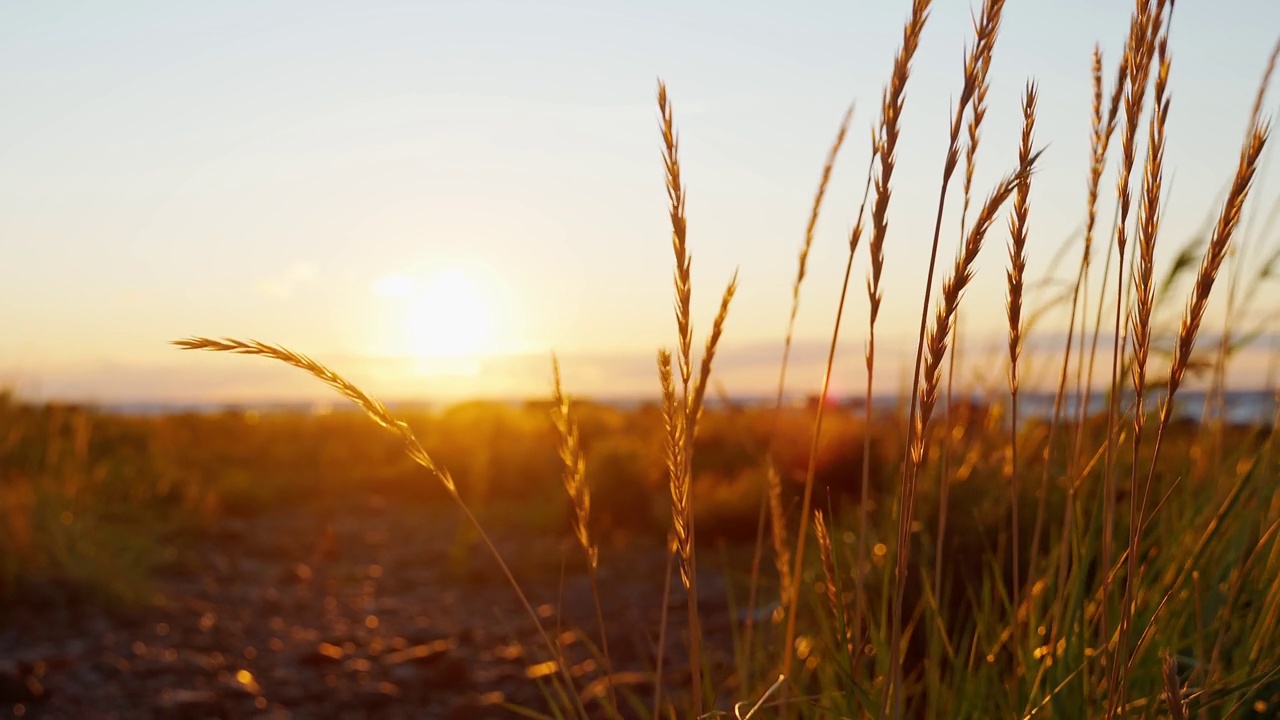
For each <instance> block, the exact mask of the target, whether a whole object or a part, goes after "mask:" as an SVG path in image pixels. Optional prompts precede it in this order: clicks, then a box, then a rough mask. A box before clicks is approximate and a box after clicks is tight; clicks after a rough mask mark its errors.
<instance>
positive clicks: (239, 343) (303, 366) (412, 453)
mask: <svg viewBox="0 0 1280 720" xmlns="http://www.w3.org/2000/svg"><path fill="white" fill-rule="evenodd" d="M172 344H173V345H176V346H177V347H179V348H181V349H183V350H205V351H209V352H226V353H235V354H238V355H257V356H259V357H265V358H269V359H272V360H277V361H279V362H282V363H285V364H286V365H291V366H293V367H295V368H298V369H299V370H302V371H304V372H307V373H309V374H310V375H312V376H313V377H315V378H316V379H318V380H320V381H322V382H324V383H325V384H326V385H328V386H329V387H331V388H333V389H335V390H337V391H338V392H339V393H341V394H342V395H344V396H345V397H347V398H348V399H349V400H351V401H352V402H354V403H355V404H356V405H358V406H359V407H360V408H361V409H362V410H364V412H365V414H366V415H368V417H369V418H370V419H372V420H373V421H374V422H375V423H377V424H378V425H380V426H382V427H383V428H385V429H387V430H390V431H391V432H393V433H395V434H396V435H397V436H399V437H400V439H401V441H402V442H403V443H404V445H405V452H406V453H407V454H408V455H409V457H410V458H412V459H413V460H414V462H417V463H418V464H419V465H421V466H422V467H424V468H426V469H427V471H429V472H430V473H431V474H432V475H433V476H435V478H436V479H437V480H439V481H440V482H441V484H443V485H444V486H445V489H446V490H448V491H449V496H450V497H451V498H452V499H453V501H454V503H455V504H456V505H457V506H458V509H459V510H461V511H462V513H463V515H465V516H466V518H467V521H468V522H470V523H471V525H472V527H474V528H475V530H476V532H477V533H478V534H479V536H480V539H481V541H482V542H483V543H484V544H485V547H486V548H487V549H488V551H489V554H490V555H492V556H493V559H494V561H495V562H496V563H497V564H498V567H499V569H500V570H501V571H502V574H503V575H504V576H505V577H506V579H507V582H508V584H509V585H510V586H511V589H512V590H513V591H514V592H515V594H516V597H517V598H519V600H520V603H521V605H522V606H523V607H524V610H525V612H526V613H527V614H528V616H529V619H530V620H532V621H533V624H534V626H535V627H537V629H538V634H539V636H540V637H541V639H542V642H543V644H544V645H546V649H547V651H548V652H549V653H550V656H551V657H552V658H554V659H555V660H556V666H557V668H558V669H559V671H560V675H561V679H562V680H563V682H564V683H565V687H567V688H569V689H570V690H572V689H573V687H574V682H573V676H571V675H570V674H569V670H568V666H567V663H565V662H563V660H562V657H561V653H560V651H559V648H558V647H557V646H556V644H555V643H554V642H552V640H551V637H550V636H549V635H548V634H547V630H546V628H545V627H543V625H542V621H541V620H540V619H539V618H538V613H537V612H535V611H534V609H533V605H532V604H531V603H530V602H529V599H528V597H526V596H525V594H524V590H523V589H522V588H521V587H520V583H519V582H518V581H517V580H516V577H515V575H514V574H512V572H511V568H510V567H509V566H508V565H507V563H506V561H505V560H503V559H502V554H501V553H499V552H498V548H497V547H496V546H495V545H494V544H493V540H492V539H491V538H490V537H489V534H488V533H487V532H485V530H484V527H483V526H481V525H480V521H479V520H478V519H476V516H475V515H474V514H472V512H471V508H470V507H469V506H468V505H467V504H466V502H465V501H463V499H462V496H461V495H459V494H458V490H457V487H456V486H455V485H454V483H453V478H452V477H450V475H449V471H448V470H446V469H444V468H442V467H440V466H438V465H436V464H435V462H434V461H432V459H431V457H430V456H429V455H428V454H427V452H426V451H425V450H423V448H422V445H421V443H419V442H418V438H417V437H416V436H415V435H414V434H413V431H412V430H410V429H409V426H408V425H407V424H406V423H405V422H403V421H401V420H397V419H395V418H394V417H392V415H391V413H390V412H388V411H387V408H386V406H385V405H383V404H382V403H381V402H379V401H377V400H375V399H373V398H372V397H370V396H369V395H368V394H366V393H365V392H364V391H363V390H361V389H360V388H359V387H357V386H356V385H355V384H354V383H352V382H350V381H348V380H347V379H346V378H344V377H342V376H341V375H339V374H338V373H336V372H334V371H333V370H330V369H329V368H328V367H326V366H324V365H322V364H320V363H318V362H316V361H315V360H312V359H311V358H309V357H307V356H306V355H303V354H301V353H295V352H293V351H292V350H288V349H286V348H283V347H280V346H278V345H271V344H268V343H264V342H259V341H257V340H236V339H232V338H223V339H222V340H213V339H210V338H205V337H187V338H183V339H181V340H174V341H173V343H172ZM570 694H571V695H573V696H574V697H577V693H576V692H570ZM575 709H576V710H577V712H578V715H579V716H580V717H582V718H586V717H587V711H586V708H584V707H583V705H582V703H581V701H579V702H578V704H577V707H576V708H575Z"/></svg>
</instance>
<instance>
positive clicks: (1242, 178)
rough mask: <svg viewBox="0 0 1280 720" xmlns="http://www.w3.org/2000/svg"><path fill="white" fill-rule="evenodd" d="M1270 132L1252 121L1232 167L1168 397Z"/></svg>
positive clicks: (1179, 377) (1174, 388)
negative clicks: (1251, 125)
mask: <svg viewBox="0 0 1280 720" xmlns="http://www.w3.org/2000/svg"><path fill="white" fill-rule="evenodd" d="M1270 133H1271V123H1270V122H1269V121H1262V120H1260V119H1258V118H1255V119H1254V124H1253V127H1252V128H1251V129H1250V133H1249V137H1248V139H1247V140H1246V142H1245V145H1244V148H1243V149H1242V150H1241V152H1240V164H1239V166H1238V167H1237V168H1236V175H1235V178H1234V180H1232V183H1231V189H1230V190H1229V191H1228V192H1227V199H1226V202H1224V203H1223V206H1222V212H1221V213H1220V214H1219V215H1218V221H1217V223H1216V224H1215V226H1214V229H1213V235H1212V236H1211V237H1210V239H1209V247H1208V248H1207V249H1206V251H1205V255H1204V259H1203V260H1202V261H1201V263H1200V270H1199V271H1198V272H1197V273H1196V281H1195V285H1194V286H1193V288H1192V292H1191V299H1190V302H1189V303H1188V304H1187V309H1186V311H1185V312H1184V313H1183V316H1182V324H1181V327H1180V329H1179V331H1178V339H1177V342H1176V343H1175V344H1174V349H1173V361H1172V363H1171V365H1170V368H1169V390H1168V393H1169V396H1170V397H1172V395H1173V393H1175V392H1177V390H1178V387H1179V386H1180V385H1181V384H1182V379H1183V376H1184V375H1185V374H1186V371H1187V365H1188V364H1189V363H1190V361H1191V351H1192V349H1193V348H1194V346H1195V342H1196V335H1197V334H1198V333H1199V332H1200V323H1201V321H1202V320H1203V319H1204V311H1205V308H1206V307H1207V306H1208V304H1209V294H1210V292H1211V291H1212V290H1213V282H1214V280H1215V279H1216V278H1217V276H1218V270H1219V269H1220V268H1221V267H1222V263H1223V261H1224V260H1225V259H1226V257H1227V251H1228V250H1229V248H1230V246H1231V239H1232V236H1233V235H1234V234H1235V231H1236V228H1237V227H1238V226H1239V225H1240V214H1241V212H1242V211H1243V209H1244V203H1245V200H1246V199H1247V198H1248V196H1249V190H1250V188H1251V187H1252V185H1253V177H1254V175H1255V174H1256V173H1257V170H1258V161H1259V159H1260V158H1261V156H1262V150H1263V148H1264V147H1265V146H1266V144H1267V138H1268V137H1269V135H1270Z"/></svg>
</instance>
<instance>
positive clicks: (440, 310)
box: [374, 266, 498, 375]
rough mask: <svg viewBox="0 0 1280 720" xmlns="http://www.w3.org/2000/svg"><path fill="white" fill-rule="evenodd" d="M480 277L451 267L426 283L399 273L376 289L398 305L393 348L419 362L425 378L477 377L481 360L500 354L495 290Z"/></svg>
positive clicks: (417, 365) (432, 275)
mask: <svg viewBox="0 0 1280 720" xmlns="http://www.w3.org/2000/svg"><path fill="white" fill-rule="evenodd" d="M486 290H487V289H486V288H485V287H484V286H483V285H482V284H481V281H480V279H479V278H478V277H477V274H476V273H473V272H469V271H468V270H466V269H464V268H461V267H457V266H445V267H441V268H438V269H436V270H434V271H433V272H431V273H430V274H427V275H426V276H425V277H423V279H421V280H419V279H418V278H417V277H415V276H412V275H408V274H404V273H393V274H391V275H387V276H385V277H383V278H382V279H380V280H379V281H378V282H377V283H375V285H374V292H375V293H376V294H378V295H380V296H382V297H383V298H386V299H387V300H389V301H390V302H391V303H392V306H393V308H394V310H393V313H394V315H395V321H394V323H393V325H392V332H393V333H395V337H394V338H389V342H388V347H390V348H392V349H393V352H395V354H398V355H402V356H407V357H410V358H413V360H414V365H415V370H416V371H417V372H418V373H420V374H448V375H475V374H476V373H478V372H479V362H478V361H479V360H480V359H482V358H483V357H485V356H486V355H492V354H494V353H495V352H497V350H498V347H497V340H498V332H497V318H496V313H495V312H494V307H493V303H492V292H486Z"/></svg>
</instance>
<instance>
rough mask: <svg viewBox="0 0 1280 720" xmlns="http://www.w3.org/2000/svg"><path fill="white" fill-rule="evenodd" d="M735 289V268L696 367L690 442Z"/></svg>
mask: <svg viewBox="0 0 1280 720" xmlns="http://www.w3.org/2000/svg"><path fill="white" fill-rule="evenodd" d="M737 290H738V271H736V270H735V271H734V272H733V277H732V278H730V279H729V285H728V287H726V288H725V289H724V295H722V296H721V297H720V310H719V311H717V312H716V319H715V320H714V321H712V323H711V334H710V335H709V336H707V347H706V349H705V350H704V352H703V353H702V363H701V364H700V365H699V367H698V380H697V383H696V384H695V385H694V391H693V399H692V400H691V401H690V403H689V421H688V422H689V435H690V437H689V442H690V443H692V442H693V441H694V440H696V439H697V429H698V419H699V418H701V417H702V403H703V400H704V399H705V398H706V396H707V383H708V382H710V380H711V363H712V362H713V361H714V360H715V357H716V347H717V346H718V345H719V343H720V336H721V334H722V333H723V332H724V323H725V320H726V319H728V317H729V303H731V302H732V301H733V295H734V293H735V292H737ZM691 447H692V445H691Z"/></svg>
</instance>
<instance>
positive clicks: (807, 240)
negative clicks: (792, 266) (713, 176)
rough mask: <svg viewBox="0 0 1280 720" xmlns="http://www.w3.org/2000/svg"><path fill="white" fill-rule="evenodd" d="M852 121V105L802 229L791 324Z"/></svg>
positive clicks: (793, 291)
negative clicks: (826, 201)
mask: <svg viewBox="0 0 1280 720" xmlns="http://www.w3.org/2000/svg"><path fill="white" fill-rule="evenodd" d="M852 120H853V105H850V106H849V109H848V110H845V113H844V117H843V118H842V119H841V121H840V129H839V130H838V131H837V132H836V139H835V141H834V142H832V143H831V147H830V148H829V149H828V150H827V160H826V162H824V163H823V165H822V177H821V179H819V180H818V191H817V192H816V193H814V195H813V207H812V208H811V209H810V211H809V223H808V225H806V226H805V229H804V243H803V244H802V245H801V246H800V263H799V267H798V268H797V269H796V280H795V282H794V283H793V284H792V286H791V323H792V324H794V323H795V321H796V313H797V312H798V311H799V309H800V286H801V285H803V284H804V278H805V274H806V272H807V270H808V265H809V250H810V248H812V247H813V233H814V231H815V230H816V229H817V227H818V214H819V212H820V211H821V210H822V200H823V198H825V197H826V195H827V184H828V183H829V182H830V181H831V172H832V170H834V169H835V166H836V157H837V156H838V155H839V154H840V148H841V146H843V145H844V139H845V136H846V135H848V133H849V123H850V122H851V121H852Z"/></svg>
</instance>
